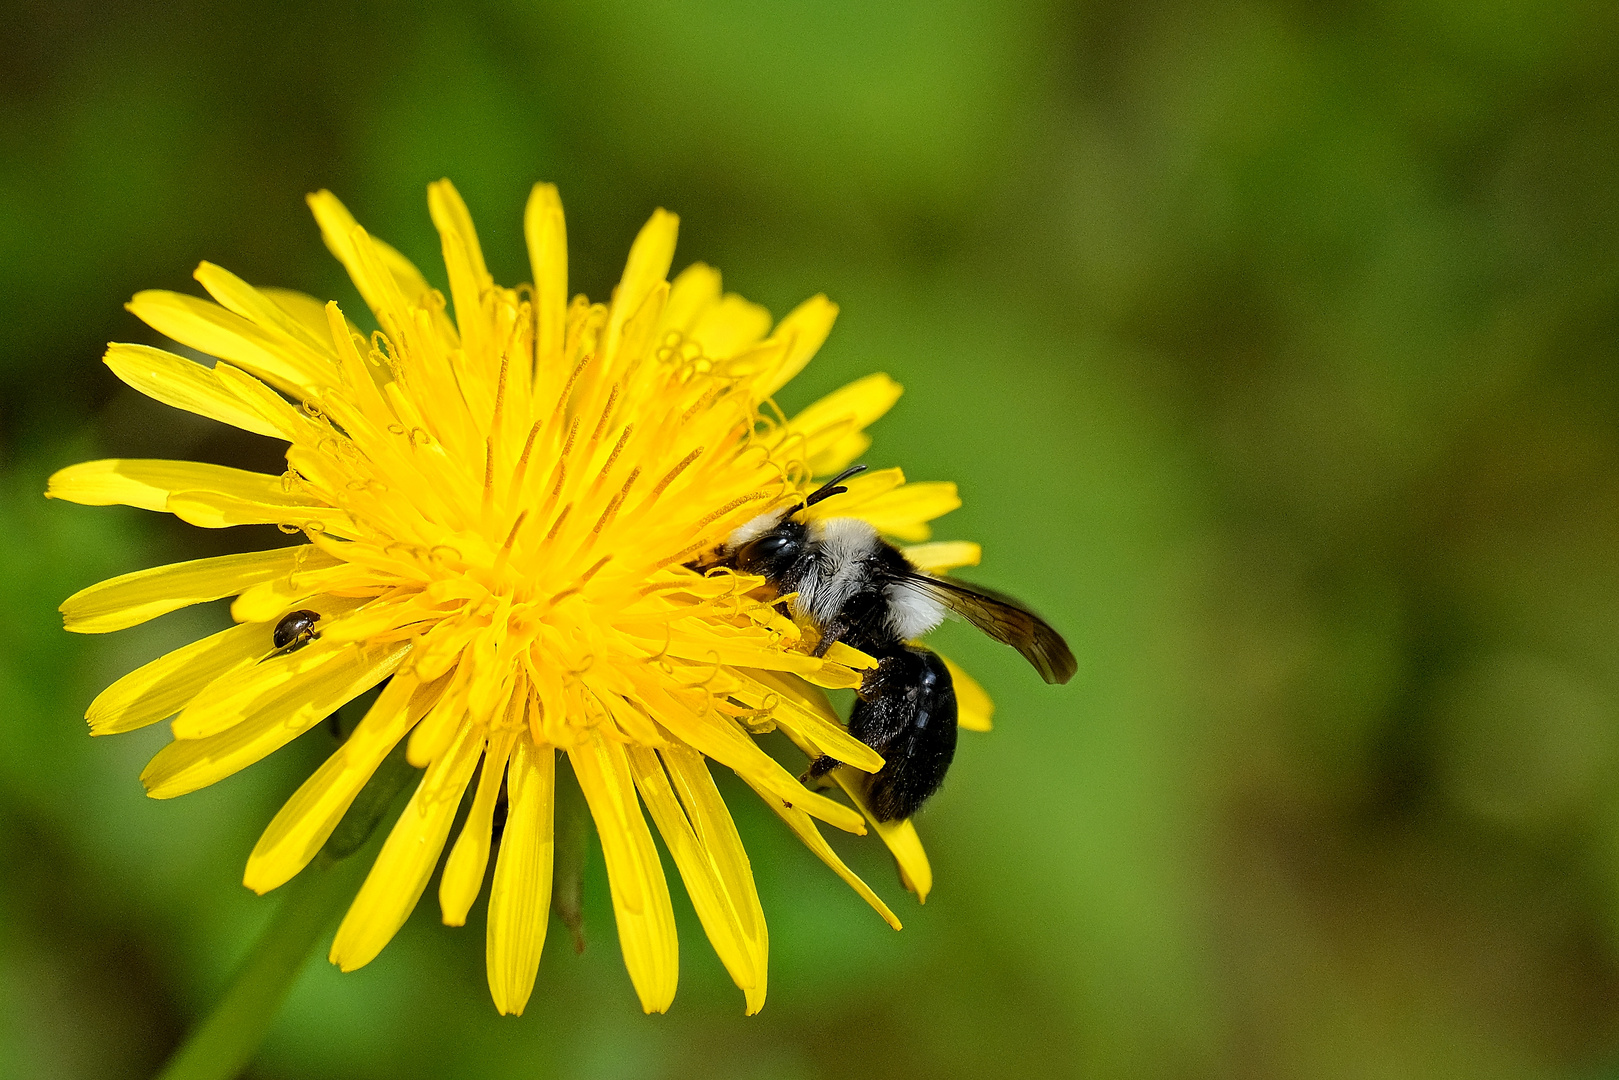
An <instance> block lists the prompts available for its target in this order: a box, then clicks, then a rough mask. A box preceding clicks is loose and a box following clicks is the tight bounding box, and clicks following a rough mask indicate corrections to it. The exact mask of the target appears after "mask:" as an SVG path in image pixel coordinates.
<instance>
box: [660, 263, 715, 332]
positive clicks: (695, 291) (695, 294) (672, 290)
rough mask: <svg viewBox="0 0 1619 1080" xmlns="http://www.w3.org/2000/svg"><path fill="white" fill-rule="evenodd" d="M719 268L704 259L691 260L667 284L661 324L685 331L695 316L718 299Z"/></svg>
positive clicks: (690, 325)
mask: <svg viewBox="0 0 1619 1080" xmlns="http://www.w3.org/2000/svg"><path fill="white" fill-rule="evenodd" d="M719 299H720V272H719V271H718V270H716V269H714V268H713V267H712V266H708V265H706V264H704V263H692V264H691V265H690V266H688V267H686V269H684V270H682V271H681V272H680V274H679V276H678V277H676V278H675V280H674V281H672V282H670V284H669V302H668V303H667V304H665V305H664V308H663V328H664V329H667V330H678V331H680V333H681V334H686V333H689V332H690V330H691V328H692V326H693V325H694V324H695V323H696V322H697V318H698V316H700V315H701V314H702V313H703V312H705V311H707V310H708V308H709V306H710V305H712V304H717V303H719Z"/></svg>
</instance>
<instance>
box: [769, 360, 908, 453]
mask: <svg viewBox="0 0 1619 1080" xmlns="http://www.w3.org/2000/svg"><path fill="white" fill-rule="evenodd" d="M902 393H904V388H903V387H901V386H900V384H899V383H897V382H895V381H894V380H893V379H891V378H889V377H888V376H887V375H884V374H881V373H878V374H875V375H867V376H866V377H865V378H863V379H857V380H855V381H854V382H852V383H850V384H849V385H848V386H845V387H843V388H842V389H841V390H834V391H833V392H832V393H830V394H828V395H827V396H826V397H824V398H822V399H821V400H820V401H817V402H816V403H815V404H813V405H811V406H810V407H809V408H807V409H805V410H804V411H803V412H801V413H799V414H798V415H797V416H795V417H793V418H792V420H790V421H788V423H787V425H786V427H784V428H783V429H782V431H781V432H780V433H779V434H778V436H777V439H778V445H783V446H785V445H786V444H787V442H788V440H789V439H791V440H794V441H795V442H796V441H797V440H800V439H801V440H802V441H803V447H804V449H803V451H802V452H803V455H804V457H805V458H813V457H814V456H815V455H817V454H820V453H823V452H825V451H826V450H827V449H829V448H830V447H833V446H836V445H837V444H838V442H839V441H840V440H842V439H844V438H845V437H847V436H848V435H849V434H850V433H852V432H856V431H860V430H862V429H864V428H866V427H867V426H868V425H870V424H871V423H872V422H873V421H875V420H876V419H877V418H878V417H880V416H882V415H883V414H884V413H886V412H887V411H888V410H889V409H892V408H893V407H894V402H896V401H898V400H899V398H900V394H902Z"/></svg>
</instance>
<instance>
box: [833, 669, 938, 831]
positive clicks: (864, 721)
mask: <svg viewBox="0 0 1619 1080" xmlns="http://www.w3.org/2000/svg"><path fill="white" fill-rule="evenodd" d="M875 655H876V656H877V660H878V666H877V669H876V670H875V671H873V672H871V673H870V674H869V675H867V676H866V680H865V683H864V685H862V686H861V688H860V697H859V699H858V700H856V701H855V705H854V711H853V712H852V713H851V714H850V716H849V734H851V735H853V736H854V737H855V738H857V739H859V740H860V741H861V742H863V743H865V744H866V745H867V746H869V747H871V748H872V749H873V750H875V751H877V752H878V753H879V754H881V755H882V756H883V761H884V764H883V767H882V769H881V770H880V771H878V773H877V774H876V775H875V776H873V777H872V779H871V788H870V792H869V798H870V801H871V808H872V812H873V813H875V814H876V815H877V819H878V820H879V821H896V820H900V819H903V818H908V817H910V816H911V815H912V814H913V813H915V812H916V809H917V807H919V806H921V805H922V803H923V801H924V800H926V799H927V797H928V796H929V795H932V794H933V793H934V792H935V791H937V790H939V785H940V784H942V783H943V782H944V774H945V772H946V771H947V770H948V769H949V768H950V761H951V759H952V758H954V757H955V756H956V688H955V685H954V684H953V683H952V682H951V681H950V670H949V669H948V668H946V667H945V666H944V661H943V660H941V659H939V657H938V656H937V655H935V654H934V653H931V652H929V651H928V650H927V649H921V648H915V647H913V646H909V645H896V646H892V647H890V648H889V649H885V650H883V651H881V652H879V653H876V654H875Z"/></svg>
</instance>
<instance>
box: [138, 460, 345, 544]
mask: <svg viewBox="0 0 1619 1080" xmlns="http://www.w3.org/2000/svg"><path fill="white" fill-rule="evenodd" d="M246 475H249V476H252V475H254V474H252V473H248V474H246ZM271 479H273V480H275V481H276V484H277V487H279V485H280V479H279V478H278V477H272V478H271ZM168 510H169V512H170V513H172V514H173V515H174V516H175V517H177V518H179V519H180V520H181V521H184V522H186V523H187V524H190V525H196V526H198V527H199V528H203V529H226V528H230V527H231V526H234V525H284V526H286V527H287V528H289V529H307V530H308V531H310V532H329V533H333V534H335V535H337V536H348V537H352V536H357V535H359V530H358V528H357V526H356V525H355V524H354V519H353V518H351V517H349V515H348V511H346V510H339V509H337V508H335V507H331V506H320V505H317V504H315V503H312V502H309V501H307V500H305V499H303V498H300V497H298V496H293V495H289V494H287V493H286V492H284V491H279V490H277V491H272V492H265V493H260V494H259V495H258V496H257V497H248V496H244V495H234V494H227V493H225V492H221V491H177V492H175V493H174V494H173V495H171V496H169V499H168Z"/></svg>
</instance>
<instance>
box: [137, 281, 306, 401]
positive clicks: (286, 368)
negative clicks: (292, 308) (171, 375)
mask: <svg viewBox="0 0 1619 1080" xmlns="http://www.w3.org/2000/svg"><path fill="white" fill-rule="evenodd" d="M204 265H205V266H206V265H207V264H206V263H205V264H204ZM215 269H218V268H217V267H215ZM264 303H265V304H267V305H268V306H271V307H273V306H274V305H273V304H271V303H270V302H269V301H268V300H265V301H264ZM128 306H129V310H130V311H132V312H134V314H135V316H136V318H138V319H140V320H141V321H142V322H144V323H146V324H147V325H148V326H150V327H152V329H154V330H156V331H158V332H159V333H161V334H165V335H167V336H168V337H171V338H173V339H174V340H175V341H178V342H180V344H182V345H189V346H190V347H191V348H193V349H196V350H197V351H199V352H205V353H207V354H209V355H210V356H217V357H219V358H220V359H221V360H226V361H229V362H230V363H231V364H234V365H235V366H237V367H239V368H241V369H242V370H244V371H248V372H251V373H252V374H254V375H256V376H258V377H259V378H261V379H263V380H265V381H266V382H269V383H272V384H274V385H275V386H277V387H278V388H280V389H282V390H287V391H291V392H294V393H303V392H308V391H311V390H313V389H314V388H316V387H317V386H319V385H320V380H319V376H318V375H317V374H316V372H315V370H314V361H313V356H314V353H313V350H311V349H309V348H307V347H305V348H303V349H302V350H297V349H294V348H293V347H292V346H291V344H290V342H288V341H287V340H285V339H281V340H278V339H277V338H275V337H272V336H271V335H270V334H267V333H265V332H264V331H263V330H261V329H260V328H259V327H257V326H254V325H253V324H252V323H251V322H249V321H248V320H246V319H244V318H242V317H241V316H240V315H238V314H236V313H235V312H232V311H227V310H225V309H224V308H222V307H220V306H219V305H218V304H215V303H211V302H209V301H207V300H204V299H202V298H200V297H196V296H186V295H185V294H184V293H176V292H169V291H167V290H164V289H148V290H146V291H145V292H139V293H136V294H135V296H134V299H132V300H130V302H129V305H128Z"/></svg>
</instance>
